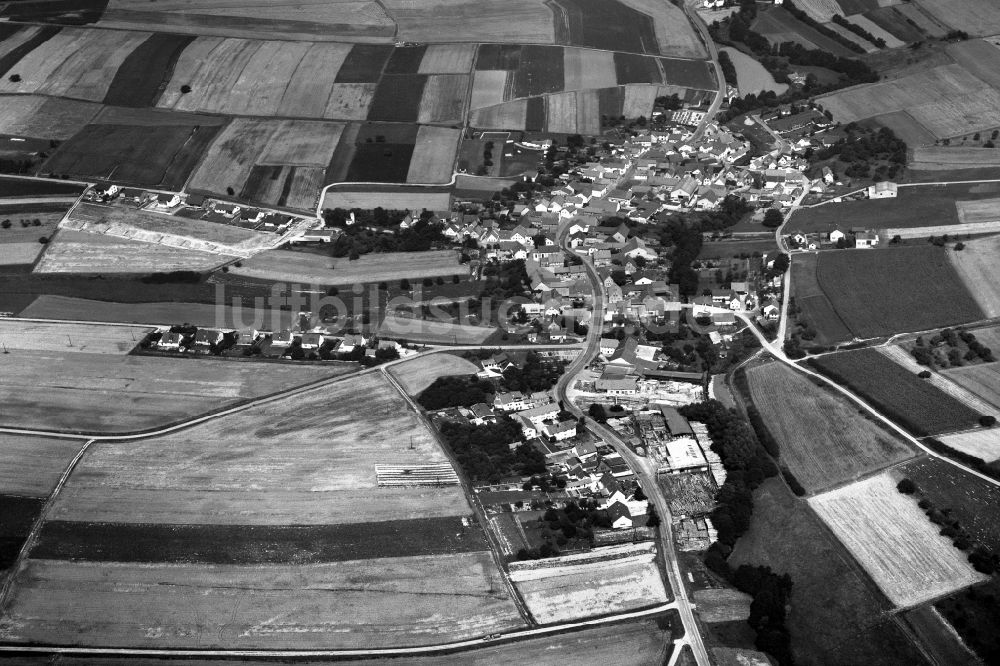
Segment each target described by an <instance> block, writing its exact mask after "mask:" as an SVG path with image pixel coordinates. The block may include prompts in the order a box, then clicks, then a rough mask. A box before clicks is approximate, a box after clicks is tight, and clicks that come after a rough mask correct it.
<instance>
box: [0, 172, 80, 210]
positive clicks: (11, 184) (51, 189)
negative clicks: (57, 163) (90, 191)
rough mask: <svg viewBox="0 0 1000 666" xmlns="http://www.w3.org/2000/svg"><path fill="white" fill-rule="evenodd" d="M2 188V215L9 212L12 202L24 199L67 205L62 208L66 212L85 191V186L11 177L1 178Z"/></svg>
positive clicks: (0, 206) (0, 198) (0, 201)
mask: <svg viewBox="0 0 1000 666" xmlns="http://www.w3.org/2000/svg"><path fill="white" fill-rule="evenodd" d="M0 186H2V188H3V189H2V190H0V215H2V214H4V213H5V212H6V211H7V210H8V206H10V205H11V204H10V203H9V202H10V201H11V200H14V201H17V200H20V199H21V198H22V197H23V198H29V199H36V198H37V199H39V200H51V201H53V202H55V203H56V204H66V205H61V206H60V207H61V208H62V209H63V210H66V209H67V208H69V204H70V203H73V202H74V201H76V199H77V197H79V196H80V195H81V194H83V190H84V186H83V185H76V184H72V183H62V182H58V181H39V180H27V179H24V178H13V177H9V176H8V177H5V176H0Z"/></svg>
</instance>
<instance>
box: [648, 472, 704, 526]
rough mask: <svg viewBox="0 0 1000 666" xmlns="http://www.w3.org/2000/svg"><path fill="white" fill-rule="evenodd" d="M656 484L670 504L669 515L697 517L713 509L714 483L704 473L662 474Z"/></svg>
mask: <svg viewBox="0 0 1000 666" xmlns="http://www.w3.org/2000/svg"><path fill="white" fill-rule="evenodd" d="M657 482H658V483H659V486H660V488H662V489H663V493H664V495H665V496H666V498H667V502H668V503H669V504H670V514H671V515H672V516H674V517H675V518H679V517H681V516H698V515H701V514H705V513H708V512H710V511H711V510H712V509H714V508H715V493H716V490H718V489H717V488H716V485H715V481H714V480H713V479H712V477H711V476H710V475H709V474H706V473H704V472H700V473H695V474H664V475H661V476H659V477H657Z"/></svg>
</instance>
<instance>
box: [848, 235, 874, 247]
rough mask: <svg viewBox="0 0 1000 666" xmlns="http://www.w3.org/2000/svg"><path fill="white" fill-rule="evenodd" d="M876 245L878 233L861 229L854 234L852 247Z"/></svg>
mask: <svg viewBox="0 0 1000 666" xmlns="http://www.w3.org/2000/svg"><path fill="white" fill-rule="evenodd" d="M876 245H878V234H877V233H875V232H872V231H862V232H861V233H859V234H856V235H855V236H854V247H859V248H872V247H875V246H876Z"/></svg>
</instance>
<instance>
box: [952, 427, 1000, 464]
mask: <svg viewBox="0 0 1000 666" xmlns="http://www.w3.org/2000/svg"><path fill="white" fill-rule="evenodd" d="M938 439H939V440H940V441H941V442H942V443H943V444H944V445H945V446H948V447H949V448H952V449H955V450H956V451H961V452H962V453H965V454H967V455H970V456H974V457H976V458H979V459H980V460H982V461H983V462H986V463H992V462H996V461H997V460H1000V431H997V430H993V429H990V430H982V429H978V428H977V429H976V430H969V431H967V432H957V433H954V434H951V435H945V436H943V437H938Z"/></svg>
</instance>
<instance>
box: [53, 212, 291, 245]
mask: <svg viewBox="0 0 1000 666" xmlns="http://www.w3.org/2000/svg"><path fill="white" fill-rule="evenodd" d="M69 219H70V220H75V221H78V222H85V223H88V224H89V225H90V226H89V227H88V229H95V230H96V229H97V228H98V226H99V225H108V226H109V227H113V226H115V225H123V226H129V227H134V228H135V229H139V230H142V231H148V232H151V233H153V234H169V235H173V236H183V237H185V238H190V239H192V240H195V241H202V242H204V243H210V244H216V245H220V246H226V247H232V248H238V249H258V248H260V247H266V246H267V245H268V244H269V243H270V242H271V240H272V239H273V238H274V237H273V236H272V235H270V234H266V233H262V232H259V231H252V230H250V229H244V228H242V227H237V226H235V225H230V224H219V223H217V222H206V221H204V220H192V219H190V218H187V217H177V216H174V215H164V214H161V213H151V212H147V211H142V210H135V209H133V208H127V207H125V206H102V205H100V204H92V203H88V202H83V203H81V204H80V205H79V206H77V207H76V208H74V209H73V213H72V215H70V217H69ZM109 234H110V235H115V234H113V233H111V232H109Z"/></svg>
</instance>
